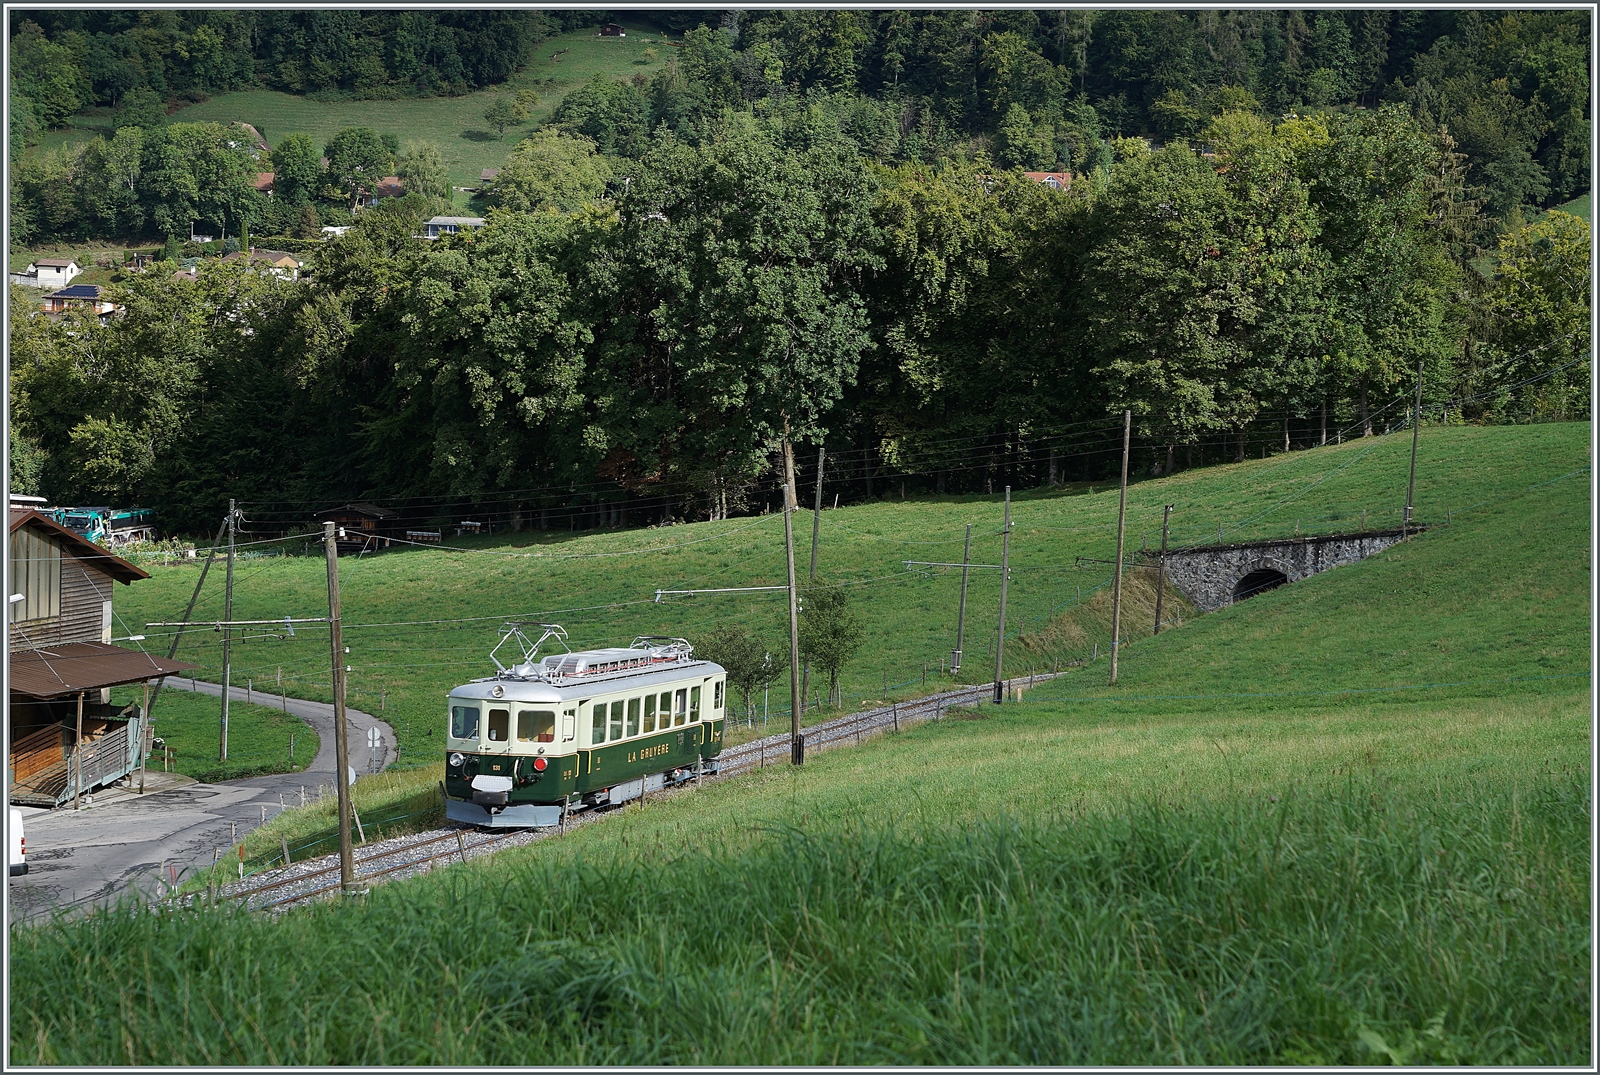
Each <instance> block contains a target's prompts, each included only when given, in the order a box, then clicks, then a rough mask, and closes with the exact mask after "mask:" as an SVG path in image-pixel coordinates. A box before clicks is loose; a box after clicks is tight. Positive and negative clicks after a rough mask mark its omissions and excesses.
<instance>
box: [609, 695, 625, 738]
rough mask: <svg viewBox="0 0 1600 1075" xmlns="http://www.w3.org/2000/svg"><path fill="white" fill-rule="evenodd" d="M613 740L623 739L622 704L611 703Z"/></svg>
mask: <svg viewBox="0 0 1600 1075" xmlns="http://www.w3.org/2000/svg"><path fill="white" fill-rule="evenodd" d="M611 738H612V739H621V738H622V703H621V702H612V703H611Z"/></svg>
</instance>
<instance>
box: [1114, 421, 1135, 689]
mask: <svg viewBox="0 0 1600 1075" xmlns="http://www.w3.org/2000/svg"><path fill="white" fill-rule="evenodd" d="M1132 433H1133V412H1132V411H1123V412H1122V493H1121V495H1120V496H1119V498H1118V500H1117V566H1116V572H1117V573H1116V575H1114V576H1113V578H1114V579H1115V582H1114V583H1113V585H1112V587H1111V685H1112V686H1113V687H1115V686H1116V685H1117V649H1118V647H1119V646H1120V645H1121V642H1122V639H1121V634H1122V534H1123V528H1124V526H1125V525H1126V523H1127V520H1128V439H1129V437H1130V436H1131V435H1132Z"/></svg>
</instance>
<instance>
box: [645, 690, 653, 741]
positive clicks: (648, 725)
mask: <svg viewBox="0 0 1600 1075" xmlns="http://www.w3.org/2000/svg"><path fill="white" fill-rule="evenodd" d="M655 730H656V696H655V695H653V694H647V695H645V696H644V734H646V735H649V734H650V733H651V732H653V731H655Z"/></svg>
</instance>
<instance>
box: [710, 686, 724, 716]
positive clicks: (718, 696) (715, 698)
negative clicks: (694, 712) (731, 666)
mask: <svg viewBox="0 0 1600 1075" xmlns="http://www.w3.org/2000/svg"><path fill="white" fill-rule="evenodd" d="M711 708H712V709H713V710H718V709H721V708H722V680H720V679H719V680H717V681H716V683H714V684H713V685H712V687H711Z"/></svg>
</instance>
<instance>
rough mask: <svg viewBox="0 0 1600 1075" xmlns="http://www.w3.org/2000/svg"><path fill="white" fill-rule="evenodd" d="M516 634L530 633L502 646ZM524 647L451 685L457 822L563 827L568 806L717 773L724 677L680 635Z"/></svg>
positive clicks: (451, 804) (450, 769) (449, 742)
mask: <svg viewBox="0 0 1600 1075" xmlns="http://www.w3.org/2000/svg"><path fill="white" fill-rule="evenodd" d="M554 633H555V632H553V631H549V630H547V632H546V635H545V637H546V638H548V637H551V635H552V634H554ZM513 635H515V636H516V637H518V638H521V637H522V636H521V634H520V632H518V631H516V630H515V629H514V628H508V632H507V634H506V636H504V637H503V638H502V643H503V642H504V641H505V638H509V637H512V636H513ZM556 637H561V635H559V634H557V635H556ZM543 641H544V639H543V638H541V639H540V642H541V643H542V642H543ZM523 642H524V644H525V643H526V640H525V639H523ZM496 648H497V649H498V647H496ZM524 650H525V655H526V657H525V660H524V661H523V662H522V663H520V664H517V665H515V666H514V667H512V668H509V669H508V668H504V667H501V668H500V671H499V672H498V673H497V674H496V675H494V676H490V677H486V678H484V679H476V680H473V681H472V682H471V683H467V684H464V685H462V686H460V687H457V688H456V689H455V690H453V691H451V692H450V696H449V708H450V714H449V727H448V729H447V739H446V751H445V813H446V816H448V817H449V818H450V819H451V820H453V821H461V822H466V823H468V824H472V825H483V826H489V827H494V828H528V827H534V826H545V825H555V824H558V823H559V822H560V820H561V816H562V812H563V810H571V809H581V808H592V807H601V806H610V805H615V804H617V803H622V802H626V801H628V800H629V799H634V798H638V797H639V796H640V795H643V794H646V793H647V792H650V791H654V790H656V789H659V788H663V787H667V786H671V785H673V784H678V783H682V782H683V781H685V780H689V779H691V778H693V777H694V776H697V775H699V774H702V773H711V772H715V771H716V759H717V756H718V755H719V754H720V753H721V751H722V736H723V729H724V726H725V722H726V710H725V705H726V693H727V689H726V683H727V676H726V673H725V672H724V671H723V669H722V667H721V666H720V665H717V664H713V663H712V662H710V661H706V660H697V659H695V657H694V656H693V647H692V646H690V645H689V644H688V643H687V642H686V641H684V640H683V639H661V638H640V639H635V640H634V642H633V644H632V645H630V646H627V647H620V648H615V649H597V650H583V651H579V652H568V653H560V654H553V655H550V656H547V657H545V658H544V659H543V660H542V661H540V662H538V663H537V664H535V663H534V662H533V660H532V655H533V652H535V651H536V650H537V644H536V645H534V646H526V644H525V645H524ZM495 663H496V665H497V667H498V666H499V662H498V661H496V662H495Z"/></svg>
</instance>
